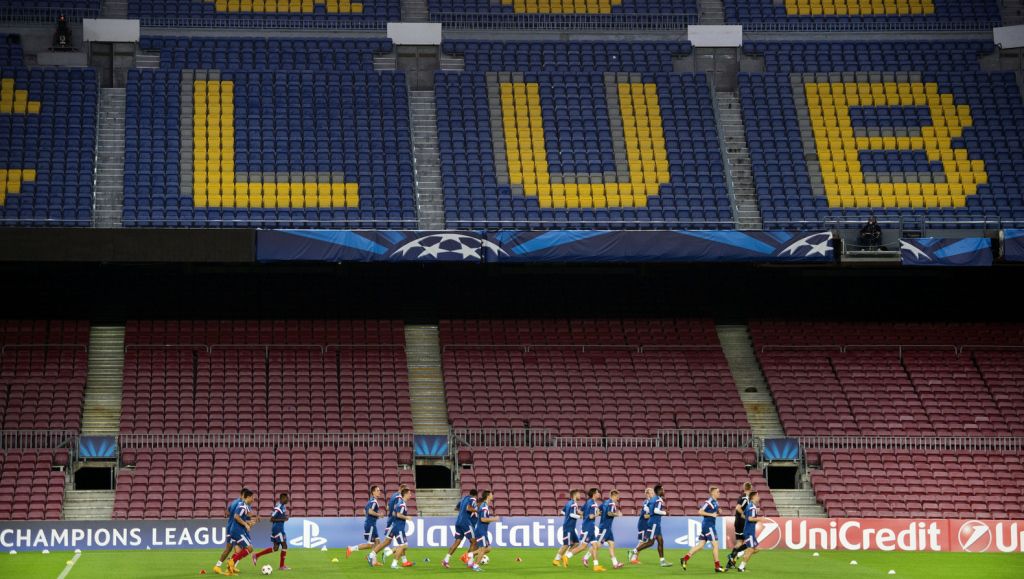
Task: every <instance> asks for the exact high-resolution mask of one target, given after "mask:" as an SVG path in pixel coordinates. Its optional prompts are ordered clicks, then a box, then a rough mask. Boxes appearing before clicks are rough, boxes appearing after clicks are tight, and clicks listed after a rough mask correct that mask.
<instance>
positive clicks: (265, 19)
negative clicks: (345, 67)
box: [128, 0, 402, 28]
mask: <svg viewBox="0 0 1024 579" xmlns="http://www.w3.org/2000/svg"><path fill="white" fill-rule="evenodd" d="M128 17H129V18H141V19H142V20H143V21H144V22H145V23H153V24H159V23H161V22H163V23H167V24H172V25H173V23H175V22H186V21H196V20H198V21H202V22H208V23H219V24H221V25H224V26H234V27H242V28H244V27H252V26H263V25H268V24H278V25H283V26H288V25H291V26H298V25H300V24H305V25H307V26H309V27H311V28H312V27H320V28H322V27H324V26H325V25H329V24H332V23H339V22H340V23H343V22H346V21H355V22H375V23H384V22H397V21H399V20H401V19H402V9H401V3H400V2H399V0H374V1H369V2H361V1H356V0H128ZM317 25H319V26H317Z"/></svg>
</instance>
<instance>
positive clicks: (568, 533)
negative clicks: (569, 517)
mask: <svg viewBox="0 0 1024 579" xmlns="http://www.w3.org/2000/svg"><path fill="white" fill-rule="evenodd" d="M562 544H563V545H565V546H567V547H570V546H572V545H579V544H580V536H579V534H578V533H576V529H565V528H563V529H562Z"/></svg>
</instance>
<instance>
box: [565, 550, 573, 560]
mask: <svg viewBox="0 0 1024 579" xmlns="http://www.w3.org/2000/svg"><path fill="white" fill-rule="evenodd" d="M565 556H566V557H568V558H570V559H572V551H566V552H565Z"/></svg>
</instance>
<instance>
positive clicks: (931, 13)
mask: <svg viewBox="0 0 1024 579" xmlns="http://www.w3.org/2000/svg"><path fill="white" fill-rule="evenodd" d="M724 6H725V18H726V21H727V22H729V23H732V24H745V25H750V24H754V25H758V24H768V25H772V24H774V25H783V26H788V27H802V26H803V27H808V28H813V27H820V26H833V27H837V28H839V29H843V28H847V29H856V28H863V27H865V26H876V27H878V28H880V29H900V28H910V29H915V28H916V29H922V28H924V29H927V28H936V29H942V28H944V27H956V28H960V27H965V26H970V25H974V26H977V27H983V26H993V25H998V23H999V21H1000V16H999V6H998V4H997V3H996V2H995V1H994V0H785V1H784V2H781V1H778V0H724Z"/></svg>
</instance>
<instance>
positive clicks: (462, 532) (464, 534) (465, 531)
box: [455, 527, 476, 541]
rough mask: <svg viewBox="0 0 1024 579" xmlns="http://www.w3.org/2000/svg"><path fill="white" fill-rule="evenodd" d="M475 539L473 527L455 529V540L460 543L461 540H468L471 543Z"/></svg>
mask: <svg viewBox="0 0 1024 579" xmlns="http://www.w3.org/2000/svg"><path fill="white" fill-rule="evenodd" d="M475 538H476V534H475V533H474V529H473V527H455V540H456V541H461V540H463V539H469V540H470V541H472V540H473V539H475Z"/></svg>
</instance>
